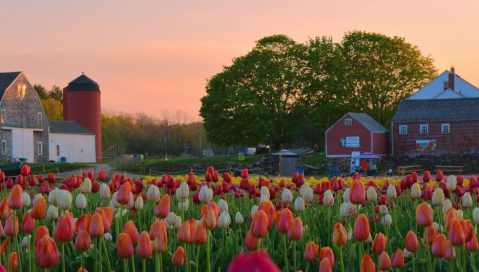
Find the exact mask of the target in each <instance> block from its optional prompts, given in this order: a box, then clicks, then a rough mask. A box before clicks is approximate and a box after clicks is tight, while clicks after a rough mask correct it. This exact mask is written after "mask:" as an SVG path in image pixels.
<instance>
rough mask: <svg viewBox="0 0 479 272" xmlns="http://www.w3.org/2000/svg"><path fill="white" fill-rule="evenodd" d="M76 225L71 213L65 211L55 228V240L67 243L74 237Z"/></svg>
mask: <svg viewBox="0 0 479 272" xmlns="http://www.w3.org/2000/svg"><path fill="white" fill-rule="evenodd" d="M74 230H75V225H74V224H73V217H72V215H71V214H70V213H65V214H63V215H62V216H60V218H59V219H58V222H57V226H56V228H55V240H57V241H59V242H62V243H66V242H68V241H70V240H71V239H72V238H73V232H74Z"/></svg>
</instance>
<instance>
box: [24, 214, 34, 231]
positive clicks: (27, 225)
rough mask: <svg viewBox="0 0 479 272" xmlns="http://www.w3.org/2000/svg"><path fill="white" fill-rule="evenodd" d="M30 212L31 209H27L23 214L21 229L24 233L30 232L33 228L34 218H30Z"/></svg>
mask: <svg viewBox="0 0 479 272" xmlns="http://www.w3.org/2000/svg"><path fill="white" fill-rule="evenodd" d="M31 213H32V212H31V211H28V212H26V213H25V214H24V215H23V220H22V230H23V232H25V233H32V232H33V229H34V228H35V219H33V218H32V215H31Z"/></svg>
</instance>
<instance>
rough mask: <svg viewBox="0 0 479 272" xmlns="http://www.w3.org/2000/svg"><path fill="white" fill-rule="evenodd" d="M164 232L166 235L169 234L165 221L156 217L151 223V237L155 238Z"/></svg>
mask: <svg viewBox="0 0 479 272" xmlns="http://www.w3.org/2000/svg"><path fill="white" fill-rule="evenodd" d="M163 232H164V234H165V235H167V231H166V224H165V222H164V221H160V220H158V219H156V220H155V222H153V224H151V226H150V232H149V233H148V234H149V235H150V239H153V240H155V238H156V237H157V236H159V235H162V234H163Z"/></svg>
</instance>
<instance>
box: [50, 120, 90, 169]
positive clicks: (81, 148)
mask: <svg viewBox="0 0 479 272" xmlns="http://www.w3.org/2000/svg"><path fill="white" fill-rule="evenodd" d="M95 138H96V136H95V133H94V132H93V131H91V130H89V129H87V128H85V127H83V126H81V125H79V124H77V123H75V122H73V121H50V140H49V141H50V142H49V146H50V148H49V158H50V160H53V161H62V158H64V159H63V160H65V161H67V162H95V161H96V149H95Z"/></svg>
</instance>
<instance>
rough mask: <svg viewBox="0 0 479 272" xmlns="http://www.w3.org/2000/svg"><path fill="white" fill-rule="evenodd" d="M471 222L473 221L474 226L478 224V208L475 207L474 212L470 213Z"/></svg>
mask: <svg viewBox="0 0 479 272" xmlns="http://www.w3.org/2000/svg"><path fill="white" fill-rule="evenodd" d="M472 220H473V221H474V224H479V208H478V207H475V208H474V210H473V211H472Z"/></svg>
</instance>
